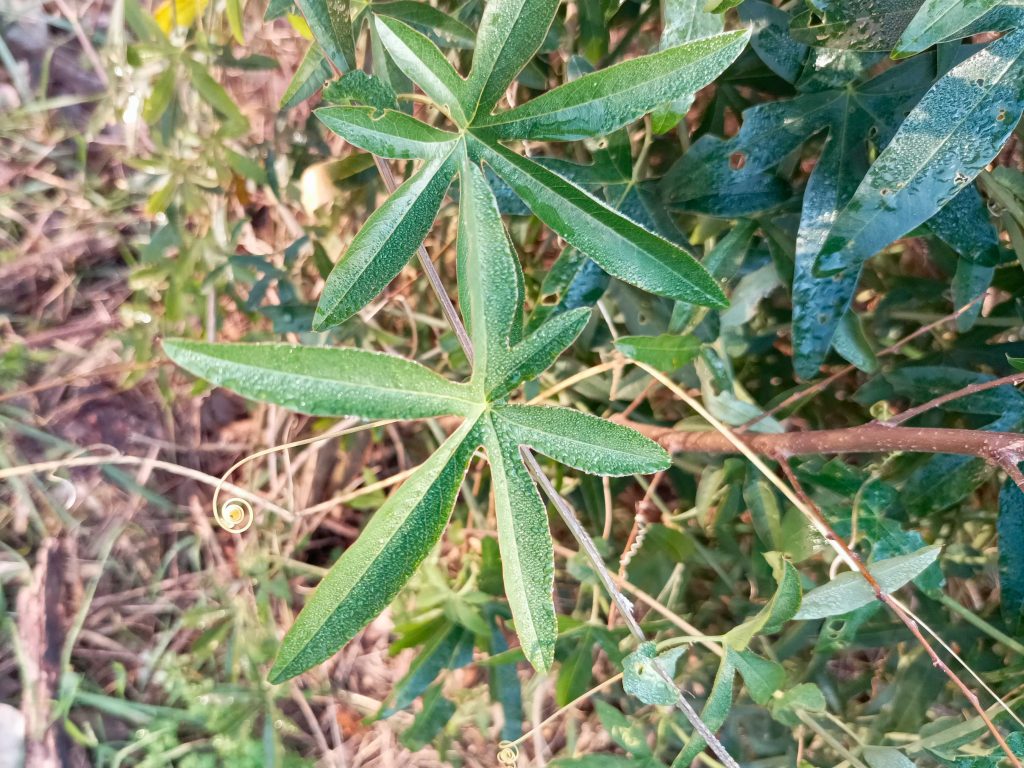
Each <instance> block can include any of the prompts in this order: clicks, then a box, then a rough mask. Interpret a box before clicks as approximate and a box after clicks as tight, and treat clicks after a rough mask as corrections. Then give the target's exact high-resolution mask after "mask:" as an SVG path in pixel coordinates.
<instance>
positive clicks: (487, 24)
mask: <svg viewBox="0 0 1024 768" xmlns="http://www.w3.org/2000/svg"><path fill="white" fill-rule="evenodd" d="M558 5H559V0H490V1H489V2H488V3H487V5H486V6H485V7H484V14H483V18H482V19H481V21H480V28H479V29H478V30H477V34H476V48H475V49H474V51H473V66H472V68H471V69H470V72H469V78H468V79H467V87H466V93H467V103H468V108H467V110H466V111H467V114H468V116H469V118H470V120H476V119H479V118H480V117H482V116H486V115H487V114H488V113H490V111H491V110H492V109H493V108H494V105H495V104H497V103H498V100H499V99H500V98H501V97H502V95H503V94H504V93H505V89H506V88H508V86H509V84H510V83H511V82H512V81H513V80H515V79H516V76H517V75H518V74H519V73H520V72H521V71H522V69H523V67H525V66H526V65H527V63H528V62H529V61H530V59H532V58H533V55H534V54H535V53H536V52H537V50H538V49H539V48H540V46H541V43H543V42H544V38H545V36H546V35H547V33H548V28H549V27H550V26H551V22H552V21H553V20H554V18H555V12H556V11H557V10H558Z"/></svg>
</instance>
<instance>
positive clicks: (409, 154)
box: [316, 78, 459, 160]
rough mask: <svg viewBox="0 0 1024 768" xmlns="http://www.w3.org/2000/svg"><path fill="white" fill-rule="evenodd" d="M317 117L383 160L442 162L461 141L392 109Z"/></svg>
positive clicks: (321, 112)
mask: <svg viewBox="0 0 1024 768" xmlns="http://www.w3.org/2000/svg"><path fill="white" fill-rule="evenodd" d="M345 79H347V78H345ZM316 116H317V117H318V118H319V119H320V122H322V123H323V124H324V125H326V126H327V127H328V128H330V129H331V130H332V131H334V132H335V133H336V134H338V135H339V136H341V138H343V139H345V141H347V142H348V143H349V144H352V145H353V146H356V147H359V148H360V149H365V150H366V151H367V152H372V153H373V154H375V155H379V156H380V157H391V158H398V159H402V160H410V159H414V158H421V159H424V160H443V159H444V158H446V157H448V155H450V154H451V153H452V150H453V149H454V148H455V144H456V142H457V141H458V140H459V137H458V135H457V134H454V133H449V132H448V131H442V130H440V129H438V128H434V127H433V126H430V125H427V124H426V123H422V122H420V121H419V120H417V119H415V118H413V117H410V116H409V115H407V114H405V113H404V112H396V111H395V110H392V109H386V110H384V111H383V112H382V113H378V111H377V110H376V109H374V108H373V107H322V108H321V109H318V110H316Z"/></svg>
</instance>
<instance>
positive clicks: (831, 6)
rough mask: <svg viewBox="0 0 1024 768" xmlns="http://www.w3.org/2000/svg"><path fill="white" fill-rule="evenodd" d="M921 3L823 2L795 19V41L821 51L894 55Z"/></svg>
mask: <svg viewBox="0 0 1024 768" xmlns="http://www.w3.org/2000/svg"><path fill="white" fill-rule="evenodd" d="M920 6H921V0H819V1H818V2H816V3H815V4H814V7H813V9H812V10H807V11H804V12H803V13H801V14H800V15H799V16H797V17H796V18H795V19H793V24H792V27H791V34H792V36H793V39H794V40H797V41H799V42H801V43H804V44H806V45H813V46H817V47H820V48H851V49H854V50H858V51H886V52H888V51H890V50H892V47H893V45H895V43H896V41H897V40H899V37H900V34H902V32H903V30H904V29H906V27H907V25H908V24H909V23H910V21H911V20H912V19H913V18H914V14H916V13H917V9H918V8H919V7H920Z"/></svg>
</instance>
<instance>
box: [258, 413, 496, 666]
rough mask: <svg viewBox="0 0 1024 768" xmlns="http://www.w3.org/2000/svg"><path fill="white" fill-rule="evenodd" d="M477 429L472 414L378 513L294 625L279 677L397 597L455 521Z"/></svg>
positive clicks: (314, 660)
mask: <svg viewBox="0 0 1024 768" xmlns="http://www.w3.org/2000/svg"><path fill="white" fill-rule="evenodd" d="M476 429H477V425H476V424H475V423H474V422H473V421H467V422H465V423H464V424H463V425H462V426H461V427H459V429H458V430H457V431H456V432H455V434H453V435H452V436H451V437H449V438H448V439H447V440H446V441H445V442H444V444H443V445H442V446H441V447H440V448H438V450H437V451H436V452H435V453H434V454H433V455H432V456H431V457H430V458H429V459H427V460H426V461H425V462H424V463H423V464H422V465H420V467H419V468H418V469H417V470H416V471H415V472H414V473H413V474H412V475H410V477H409V479H408V480H406V481H405V482H404V483H403V484H402V485H401V487H399V489H398V490H397V491H395V492H394V493H393V494H392V495H391V496H390V497H389V498H388V500H387V502H385V504H384V506H382V507H381V508H380V509H379V510H377V512H375V513H374V515H373V517H371V518H370V522H369V523H368V524H367V526H366V528H365V529H364V530H363V532H362V533H361V534H360V536H359V538H358V539H356V541H355V543H354V544H353V545H352V546H351V547H349V548H348V549H347V550H345V552H344V553H343V554H342V556H341V557H340V558H338V561H337V562H336V563H335V564H334V566H332V568H331V570H330V571H329V572H328V574H327V575H326V576H325V577H324V579H323V581H321V582H320V585H319V586H318V587H317V588H316V591H315V592H314V593H313V595H312V596H311V597H310V598H309V600H308V601H307V602H306V605H305V607H304V608H303V609H302V612H301V613H300V614H299V616H298V618H297V619H296V620H295V623H294V624H293V625H292V627H291V629H289V630H288V634H287V635H285V638H284V640H283V641H282V643H281V648H280V650H279V651H278V654H277V659H276V660H275V661H274V667H273V669H272V670H271V671H270V681H271V682H272V683H280V682H283V681H284V680H287V679H288V678H290V677H294V676H295V675H298V674H301V673H302V672H304V671H306V670H307V669H309V668H310V667H313V666H315V665H317V664H319V663H321V662H322V661H324V660H326V659H327V658H329V657H330V656H331V655H332V654H334V653H335V652H336V651H337V650H338V649H339V648H341V647H342V646H343V645H345V643H347V642H348V641H349V640H351V639H352V638H353V637H355V635H356V633H357V632H359V630H361V629H362V628H363V627H365V626H366V625H367V624H368V623H369V622H370V620H371V619H373V618H374V617H375V616H377V615H378V614H379V613H380V612H381V611H383V610H384V609H385V608H386V607H387V606H388V604H389V603H390V602H391V601H392V600H393V599H394V598H395V595H397V594H398V591H399V590H400V589H401V588H402V586H403V585H404V584H405V582H406V581H408V580H409V577H410V576H412V574H413V572H414V571H415V570H416V568H417V567H418V566H419V564H420V563H421V562H422V561H423V559H424V558H425V557H426V556H427V555H428V554H429V553H430V550H431V549H433V548H434V545H435V544H437V542H438V540H439V539H440V538H441V534H442V533H443V532H444V529H445V527H446V526H447V524H448V516H449V515H450V514H451V511H452V506H453V504H454V503H455V497H456V495H457V494H458V491H459V486H460V485H461V484H462V478H463V476H464V475H465V473H466V469H467V467H468V466H469V459H470V457H471V456H472V455H473V451H474V450H475V449H476V446H477V445H478V440H476V439H474V432H475V430H476Z"/></svg>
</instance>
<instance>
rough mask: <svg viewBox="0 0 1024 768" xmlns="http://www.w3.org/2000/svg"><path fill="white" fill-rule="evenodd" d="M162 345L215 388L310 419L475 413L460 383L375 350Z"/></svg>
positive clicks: (466, 389)
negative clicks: (306, 416)
mask: <svg viewBox="0 0 1024 768" xmlns="http://www.w3.org/2000/svg"><path fill="white" fill-rule="evenodd" d="M163 346H164V351H165V352H166V353H167V356H168V357H170V358H171V360H173V361H174V362H175V363H177V364H178V365H180V366H181V367H182V368H184V369H185V370H187V371H190V372H191V373H193V374H195V375H196V376H199V377H201V378H203V379H206V380H207V381H209V382H211V383H213V384H216V385H217V386H220V387H226V388H228V389H230V390H232V391H234V392H237V393H239V394H240V395H243V396H245V397H248V398H251V399H253V400H260V401H262V402H267V403H275V404H276V405H281V406H284V407H285V408H291V409H292V410H294V411H298V412H300V413H308V414H312V415H314V416H339V417H340V416H360V417H363V418H367V419H381V418H400V419H420V418H428V417H432V416H445V415H450V414H454V415H459V416H467V415H469V414H472V413H473V412H474V411H475V410H479V406H478V405H477V403H476V402H475V401H474V400H473V399H472V397H471V395H470V392H469V387H467V386H466V385H465V384H456V383H454V382H451V381H448V380H447V379H445V378H443V377H441V376H439V375H438V374H436V373H434V372H433V371H431V370H430V369H428V368H425V367H424V366H422V365H420V364H419V363H415V362H412V361H411V360H406V359H404V358H401V357H395V356H393V355H385V354H382V353H379V352H369V351H367V350H362V349H338V348H331V347H299V346H295V345H292V344H209V343H206V342H199V341H185V340H182V339H168V340H166V341H164V344H163Z"/></svg>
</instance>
